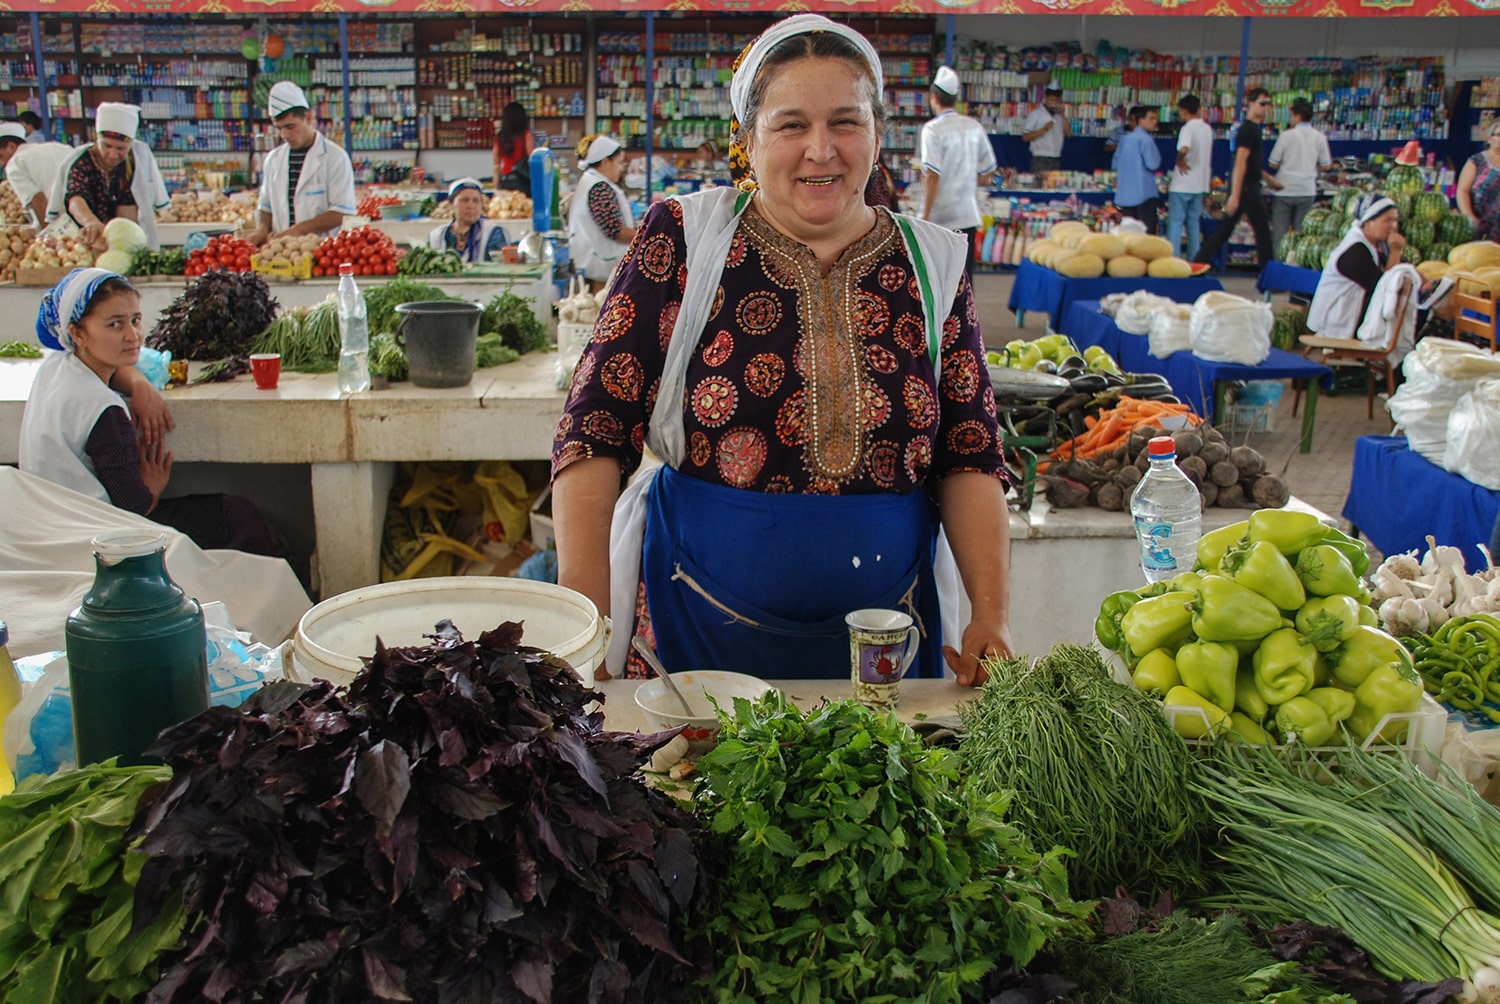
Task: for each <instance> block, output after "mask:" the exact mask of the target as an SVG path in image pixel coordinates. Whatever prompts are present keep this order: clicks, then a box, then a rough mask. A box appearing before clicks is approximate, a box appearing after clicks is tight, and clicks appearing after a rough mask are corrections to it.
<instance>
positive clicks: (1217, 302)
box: [1192, 290, 1275, 366]
mask: <svg viewBox="0 0 1500 1004" xmlns="http://www.w3.org/2000/svg"><path fill="white" fill-rule="evenodd" d="M1274 323H1275V316H1274V315H1273V313H1272V311H1271V305H1270V304H1269V303H1266V302H1265V301H1264V300H1247V299H1245V298H1244V297H1243V296H1235V295H1234V294H1233V293H1225V292H1222V291H1219V290H1215V291H1213V292H1211V293H1204V294H1203V295H1202V296H1200V297H1198V299H1197V301H1196V302H1194V304H1193V318H1192V343H1193V355H1195V356H1197V357H1198V358H1200V359H1206V360H1208V361H1209V362H1215V363H1238V364H1240V365H1241V366H1255V365H1257V364H1259V363H1262V362H1264V361H1265V359H1266V357H1267V356H1269V355H1270V354H1271V326H1272V325H1273V324H1274Z"/></svg>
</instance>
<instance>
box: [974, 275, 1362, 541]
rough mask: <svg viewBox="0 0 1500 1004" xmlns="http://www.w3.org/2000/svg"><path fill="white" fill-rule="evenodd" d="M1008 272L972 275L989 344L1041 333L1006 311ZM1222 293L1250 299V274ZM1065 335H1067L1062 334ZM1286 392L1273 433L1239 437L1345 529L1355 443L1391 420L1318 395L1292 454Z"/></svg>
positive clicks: (1041, 318) (1039, 326)
mask: <svg viewBox="0 0 1500 1004" xmlns="http://www.w3.org/2000/svg"><path fill="white" fill-rule="evenodd" d="M1013 277H1014V273H1012V272H988V273H982V274H980V275H977V276H975V278H974V293H975V296H976V297H977V299H978V305H979V318H980V323H981V325H982V328H983V331H984V340H985V343H986V344H988V345H1003V344H1005V343H1006V342H1008V341H1010V340H1011V339H1013V338H1037V337H1039V336H1041V335H1043V334H1045V333H1046V324H1047V315H1046V314H1043V313H1035V312H1033V313H1028V314H1027V315H1026V326H1025V327H1024V328H1023V327H1018V326H1017V325H1016V318H1015V315H1014V314H1012V313H1011V312H1010V310H1008V309H1007V308H1006V305H1005V304H1006V301H1007V300H1008V299H1009V298H1010V287H1011V283H1012V281H1013ZM1220 278H1221V280H1222V281H1223V283H1224V288H1225V289H1226V290H1227V291H1228V292H1231V293H1236V294H1238V295H1240V296H1247V297H1251V298H1255V297H1258V296H1260V294H1259V293H1257V292H1256V291H1255V274H1254V273H1253V272H1230V273H1229V274H1227V275H1225V276H1221V277H1220ZM1064 333H1066V332H1064ZM1284 386H1285V388H1286V389H1285V392H1284V393H1283V394H1282V397H1281V401H1280V404H1279V406H1278V409H1277V411H1276V413H1275V415H1274V417H1273V420H1272V425H1273V431H1270V432H1242V433H1240V434H1239V436H1238V438H1239V439H1241V440H1242V441H1244V442H1246V443H1248V444H1249V445H1250V446H1253V447H1255V448H1256V449H1257V450H1259V451H1260V452H1261V453H1262V454H1263V455H1264V456H1265V458H1266V466H1267V468H1268V469H1269V470H1271V471H1273V472H1275V473H1279V474H1281V475H1282V477H1284V478H1286V480H1287V483H1288V485H1290V486H1291V490H1292V494H1293V495H1295V496H1297V497H1298V498H1300V499H1302V500H1303V501H1304V502H1306V503H1307V504H1309V505H1311V506H1314V507H1315V508H1318V509H1321V510H1322V511H1323V512H1325V513H1328V514H1329V515H1330V516H1333V517H1335V518H1336V519H1338V521H1339V525H1340V526H1342V527H1343V528H1344V529H1346V530H1347V529H1348V522H1347V521H1346V520H1344V519H1343V515H1342V514H1343V510H1344V500H1345V499H1346V498H1347V497H1348V494H1349V476H1350V472H1351V470H1352V467H1353V464H1354V441H1355V439H1357V438H1359V437H1360V436H1370V435H1382V436H1383V435H1389V434H1390V431H1391V419H1390V415H1389V414H1388V413H1387V412H1386V411H1385V409H1384V408H1383V407H1382V406H1381V401H1380V400H1379V399H1377V400H1376V402H1375V417H1374V418H1367V417H1366V416H1365V395H1364V393H1363V392H1362V391H1361V392H1358V393H1356V392H1354V391H1345V392H1343V393H1341V394H1339V395H1337V396H1335V395H1332V394H1329V393H1328V392H1326V391H1325V392H1323V393H1322V394H1320V395H1319V398H1318V414H1317V425H1316V426H1315V430H1314V438H1313V450H1312V452H1311V453H1308V454H1301V453H1298V452H1297V441H1298V439H1299V437H1300V433H1301V430H1302V418H1301V412H1300V411H1299V412H1298V414H1297V417H1295V418H1294V417H1293V416H1292V392H1291V385H1290V383H1289V382H1288V383H1285V384H1284Z"/></svg>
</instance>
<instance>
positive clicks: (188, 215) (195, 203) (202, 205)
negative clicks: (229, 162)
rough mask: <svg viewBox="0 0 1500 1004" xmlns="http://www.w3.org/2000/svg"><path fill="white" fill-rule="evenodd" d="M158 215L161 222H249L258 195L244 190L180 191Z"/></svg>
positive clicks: (253, 212) (252, 215)
mask: <svg viewBox="0 0 1500 1004" xmlns="http://www.w3.org/2000/svg"><path fill="white" fill-rule="evenodd" d="M156 218H157V220H158V221H160V222H162V223H247V222H249V221H250V220H252V219H254V218H255V197H254V195H253V193H245V192H241V193H239V194H237V195H233V196H229V195H225V194H224V193H223V192H204V193H202V194H195V193H193V192H178V193H177V194H176V195H173V196H172V202H171V204H170V205H169V206H167V208H166V209H163V210H162V211H161V212H160V213H157V214H156Z"/></svg>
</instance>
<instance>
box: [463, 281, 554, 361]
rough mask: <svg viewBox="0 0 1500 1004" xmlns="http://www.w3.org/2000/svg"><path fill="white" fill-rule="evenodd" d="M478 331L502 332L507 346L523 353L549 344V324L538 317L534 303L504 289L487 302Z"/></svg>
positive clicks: (502, 340)
mask: <svg viewBox="0 0 1500 1004" xmlns="http://www.w3.org/2000/svg"><path fill="white" fill-rule="evenodd" d="M479 331H480V333H481V334H496V335H499V336H500V340H501V342H503V343H504V344H505V346H506V347H507V348H510V349H514V350H515V351H517V352H519V353H521V354H522V355H524V354H526V353H527V352H534V351H536V350H537V349H541V348H545V347H546V346H547V327H546V325H544V324H543V323H542V322H541V321H539V320H537V316H536V313H535V312H534V311H533V310H532V309H531V304H530V303H528V302H527V301H525V300H523V299H521V298H520V297H519V296H517V295H515V294H514V293H501V294H500V295H499V296H497V297H495V298H494V299H493V300H491V301H490V302H489V303H487V304H485V307H484V314H483V315H481V316H480V318H479Z"/></svg>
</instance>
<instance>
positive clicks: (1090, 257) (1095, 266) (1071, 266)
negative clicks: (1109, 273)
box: [1057, 251, 1104, 279]
mask: <svg viewBox="0 0 1500 1004" xmlns="http://www.w3.org/2000/svg"><path fill="white" fill-rule="evenodd" d="M1057 270H1058V271H1059V272H1061V273H1062V274H1063V275H1065V276H1067V277H1068V278H1069V279H1097V278H1099V277H1100V276H1101V275H1103V274H1104V259H1103V258H1100V257H1099V256H1098V255H1096V254H1088V253H1087V252H1083V251H1080V252H1079V253H1078V254H1075V255H1074V256H1073V257H1071V258H1069V259H1068V260H1067V261H1065V262H1063V263H1062V264H1061V265H1060V266H1058V269H1057Z"/></svg>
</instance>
